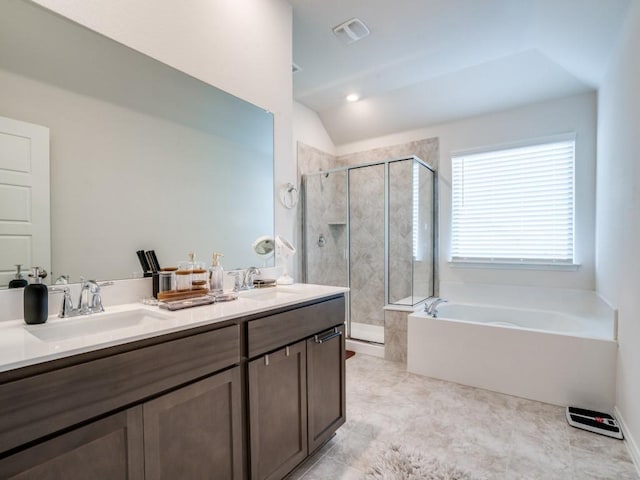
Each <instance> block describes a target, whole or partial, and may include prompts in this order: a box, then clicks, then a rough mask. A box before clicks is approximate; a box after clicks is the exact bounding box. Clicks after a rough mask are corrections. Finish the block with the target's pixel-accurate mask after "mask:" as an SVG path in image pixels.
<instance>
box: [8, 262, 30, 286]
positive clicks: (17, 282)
mask: <svg viewBox="0 0 640 480" xmlns="http://www.w3.org/2000/svg"><path fill="white" fill-rule="evenodd" d="M16 267H17V268H18V271H17V272H16V277H15V278H14V279H13V280H11V281H10V282H9V288H22V287H26V286H27V285H28V284H29V282H28V281H27V279H26V278H24V276H23V275H22V265H20V264H16Z"/></svg>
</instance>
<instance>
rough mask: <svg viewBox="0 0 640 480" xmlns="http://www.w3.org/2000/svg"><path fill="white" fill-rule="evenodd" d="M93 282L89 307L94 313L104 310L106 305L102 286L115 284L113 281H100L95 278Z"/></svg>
mask: <svg viewBox="0 0 640 480" xmlns="http://www.w3.org/2000/svg"><path fill="white" fill-rule="evenodd" d="M90 281H91V283H92V284H93V285H92V286H91V302H90V304H89V308H90V309H91V312H92V313H100V312H104V306H103V305H102V287H109V286H111V285H113V282H112V281H110V280H109V281H107V282H102V283H98V282H96V281H95V280H90Z"/></svg>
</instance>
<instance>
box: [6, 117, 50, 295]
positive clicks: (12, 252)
mask: <svg viewBox="0 0 640 480" xmlns="http://www.w3.org/2000/svg"><path fill="white" fill-rule="evenodd" d="M49 208H50V207H49V129H48V128H46V127H42V126H40V125H34V124H31V123H26V122H20V121H18V120H13V119H11V118H5V117H0V287H6V286H7V285H8V284H9V281H10V280H11V279H12V278H13V276H14V273H15V271H16V267H15V265H16V264H17V263H19V264H22V266H23V269H24V270H27V269H29V268H31V267H42V268H44V269H46V270H47V271H50V270H51V228H50V220H49ZM27 273H28V272H27Z"/></svg>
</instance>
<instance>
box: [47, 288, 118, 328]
mask: <svg viewBox="0 0 640 480" xmlns="http://www.w3.org/2000/svg"><path fill="white" fill-rule="evenodd" d="M80 280H81V282H82V283H81V286H80V298H79V299H78V306H77V308H73V300H72V299H71V290H70V289H69V287H67V286H64V287H62V286H57V287H52V288H51V290H52V291H54V292H62V293H63V294H64V297H63V299H62V305H61V306H60V313H59V314H58V316H59V317H60V318H68V317H77V316H78V315H90V314H92V313H99V312H104V306H103V305H102V290H101V288H102V287H107V286H109V285H113V282H103V283H98V282H96V281H95V280H85V279H84V278H81V279H80Z"/></svg>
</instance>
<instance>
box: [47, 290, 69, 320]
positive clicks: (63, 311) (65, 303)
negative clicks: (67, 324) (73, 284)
mask: <svg viewBox="0 0 640 480" xmlns="http://www.w3.org/2000/svg"><path fill="white" fill-rule="evenodd" d="M49 291H50V292H53V293H62V294H64V297H63V298H62V305H60V312H59V313H58V317H60V318H65V317H69V316H71V314H72V312H73V300H72V299H71V289H70V288H69V287H51V288H50V289H49Z"/></svg>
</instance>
